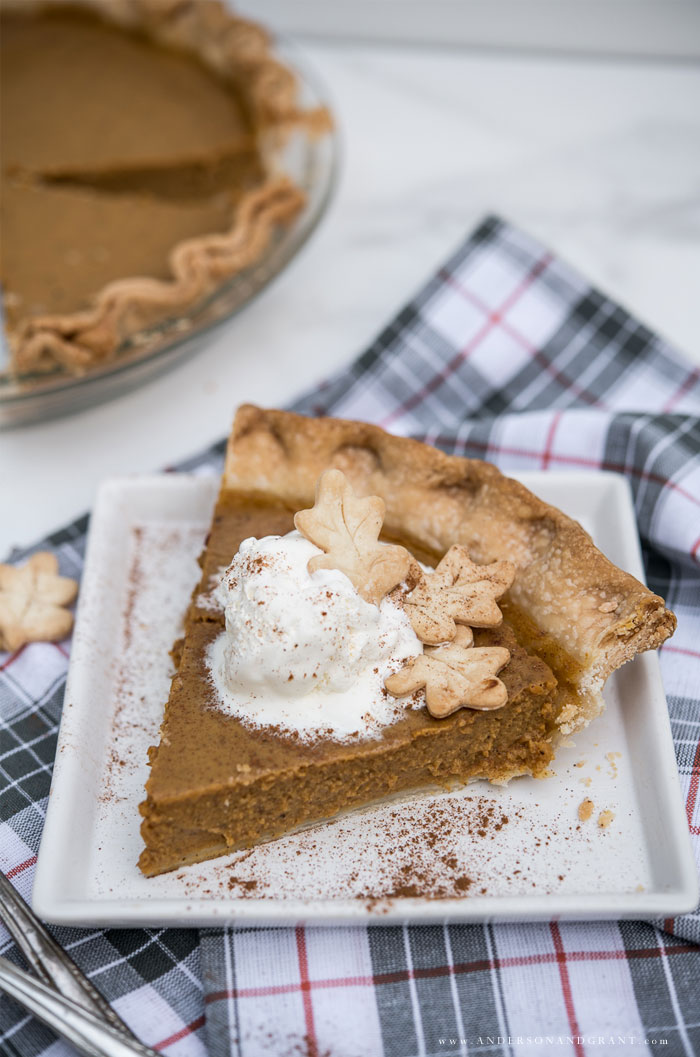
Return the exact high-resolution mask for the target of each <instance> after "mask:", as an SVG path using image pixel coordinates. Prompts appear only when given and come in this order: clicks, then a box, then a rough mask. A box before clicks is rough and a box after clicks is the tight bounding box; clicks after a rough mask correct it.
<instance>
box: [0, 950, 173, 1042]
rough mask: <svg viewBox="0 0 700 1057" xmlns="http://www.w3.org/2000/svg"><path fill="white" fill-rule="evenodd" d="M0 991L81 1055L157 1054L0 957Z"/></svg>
mask: <svg viewBox="0 0 700 1057" xmlns="http://www.w3.org/2000/svg"><path fill="white" fill-rule="evenodd" d="M0 990H2V991H4V992H5V993H6V994H8V995H10V997H11V998H14V999H15V1000H16V1001H17V1002H19V1003H21V1005H23V1006H24V1007H25V1008H26V1009H28V1010H29V1012H30V1013H32V1014H33V1015H34V1016H35V1017H36V1018H37V1020H41V1021H43V1023H44V1024H46V1025H47V1027H49V1028H51V1029H52V1030H53V1031H55V1032H56V1034H57V1035H61V1036H63V1038H64V1039H66V1040H67V1041H68V1042H70V1043H71V1045H73V1046H74V1047H75V1048H76V1050H78V1052H79V1053H82V1054H85V1057H159V1054H157V1053H156V1051H155V1050H152V1049H150V1048H149V1047H148V1046H144V1045H143V1044H142V1043H140V1042H136V1041H133V1042H132V1041H131V1039H127V1038H126V1037H125V1036H124V1034H123V1032H121V1031H118V1030H117V1029H116V1028H113V1027H112V1025H111V1024H107V1023H106V1022H105V1021H104V1020H101V1019H100V1018H98V1017H96V1016H94V1015H93V1014H92V1013H88V1012H86V1011H85V1010H84V1009H83V1008H82V1007H81V1006H79V1005H78V1004H77V1003H76V1002H72V1001H71V1000H70V999H68V998H63V997H62V996H61V995H59V994H58V993H57V992H56V991H54V990H52V988H50V987H47V985H46V984H44V983H42V982H41V981H40V980H36V979H35V978H34V977H33V976H30V975H29V973H25V972H24V971H23V970H22V969H18V968H17V966H16V965H13V963H12V962H10V961H8V960H7V958H0Z"/></svg>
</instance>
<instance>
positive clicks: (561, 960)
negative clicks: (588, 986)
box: [549, 921, 585, 1057]
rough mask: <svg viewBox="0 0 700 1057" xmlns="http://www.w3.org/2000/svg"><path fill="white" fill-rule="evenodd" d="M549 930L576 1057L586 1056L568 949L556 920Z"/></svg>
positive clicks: (552, 922) (551, 922) (550, 924)
mask: <svg viewBox="0 0 700 1057" xmlns="http://www.w3.org/2000/svg"><path fill="white" fill-rule="evenodd" d="M549 931H550V932H551V933H552V941H553V943H554V950H555V951H556V955H557V966H558V968H559V980H560V982H561V993H562V995H563V996H564V1006H565V1008H566V1016H567V1020H568V1021H569V1027H570V1028H571V1034H572V1035H573V1036H574V1040H573V1041H574V1053H575V1054H576V1057H585V1051H584V1049H583V1046H582V1045H581V1043H580V1042H579V1040H578V1037H579V1036H580V1034H581V1032H580V1029H579V1026H578V1020H577V1019H576V1010H575V1008H574V999H573V995H572V993H571V981H570V980H569V970H568V969H567V967H566V951H565V950H564V944H563V943H562V938H561V932H560V931H559V925H558V924H557V922H556V921H550V923H549Z"/></svg>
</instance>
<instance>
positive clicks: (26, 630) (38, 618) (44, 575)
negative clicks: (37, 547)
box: [0, 551, 78, 650]
mask: <svg viewBox="0 0 700 1057" xmlns="http://www.w3.org/2000/svg"><path fill="white" fill-rule="evenodd" d="M77 593H78V584H77V583H76V581H75V580H70V579H69V578H68V577H67V576H59V575H58V561H57V559H56V556H55V555H53V554H49V553H48V552H47V551H40V552H39V553H38V554H33V555H32V557H31V558H30V559H29V561H28V562H27V563H26V565H23V566H20V567H15V566H13V565H2V564H0V649H3V650H18V649H19V648H20V646H24V645H25V644H26V643H27V642H56V641H58V640H59V639H63V638H65V637H66V635H67V634H68V633H69V631H70V629H71V627H72V626H73V617H72V615H71V614H70V613H69V612H68V610H67V609H64V608H63V607H64V606H67V605H68V604H69V603H70V602H72V601H73V599H74V598H75V596H76V594H77Z"/></svg>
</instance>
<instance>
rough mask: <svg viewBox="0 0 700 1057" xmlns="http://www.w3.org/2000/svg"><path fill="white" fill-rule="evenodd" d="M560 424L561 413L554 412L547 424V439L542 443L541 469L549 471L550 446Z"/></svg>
mask: <svg viewBox="0 0 700 1057" xmlns="http://www.w3.org/2000/svg"><path fill="white" fill-rule="evenodd" d="M560 422H561V411H557V412H555V414H554V416H553V418H552V421H551V422H550V424H549V429H548V431H547V438H546V440H545V442H544V451H543V453H542V469H543V470H547V469H549V464H550V462H551V460H552V457H553V456H552V446H553V444H554V434H555V433H556V432H557V426H558V425H559V423H560Z"/></svg>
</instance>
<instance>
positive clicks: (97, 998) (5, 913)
mask: <svg viewBox="0 0 700 1057" xmlns="http://www.w3.org/2000/svg"><path fill="white" fill-rule="evenodd" d="M0 918H2V920H3V921H4V922H5V925H6V926H7V931H8V932H9V933H10V935H11V936H12V938H13V939H14V941H15V943H16V944H17V946H18V947H19V949H20V950H21V952H22V954H23V955H24V957H25V958H26V959H27V961H28V963H29V965H30V966H31V967H32V969H33V970H34V972H35V973H36V974H37V976H38V977H39V979H40V980H42V981H43V983H45V984H48V986H49V987H51V986H53V987H55V988H56V990H57V991H60V993H61V994H62V995H63V996H64V997H65V998H69V999H71V1001H73V1002H75V1003H76V1005H79V1006H82V1007H83V1009H85V1010H87V1012H88V1013H93V1014H94V1015H95V1016H97V1017H102V1018H103V1019H104V1020H106V1021H107V1022H108V1023H109V1024H111V1025H112V1027H113V1028H115V1029H116V1030H117V1031H121V1032H122V1034H123V1035H125V1036H126V1038H128V1039H132V1040H133V1041H134V1042H138V1039H137V1038H136V1036H135V1035H134V1034H133V1033H132V1032H131V1031H130V1030H129V1028H128V1027H127V1026H126V1024H125V1023H124V1021H123V1020H122V1019H121V1017H119V1016H117V1014H116V1013H115V1011H114V1010H113V1009H112V1007H111V1006H110V1005H109V1003H108V1002H107V1001H106V1000H105V999H104V998H103V997H102V995H101V994H100V992H99V991H98V990H97V988H96V987H93V985H92V984H91V983H90V981H89V980H88V978H87V977H86V976H84V975H83V973H82V972H81V971H80V969H79V968H78V966H77V965H76V964H75V962H74V961H73V960H72V959H71V958H70V957H69V956H68V955H67V954H66V952H65V951H64V950H63V948H62V947H60V946H59V944H58V943H56V941H55V939H54V938H53V936H51V934H50V933H49V932H47V931H46V929H45V928H44V926H43V925H42V924H41V922H40V921H39V919H38V918H37V917H36V916H35V915H34V913H33V911H32V910H31V909H30V908H29V907H28V906H27V904H26V903H25V901H24V900H23V899H22V897H21V895H20V894H19V892H17V891H15V889H14V888H13V886H12V885H11V884H10V882H9V881H8V880H7V878H6V877H5V875H4V873H2V871H0Z"/></svg>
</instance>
